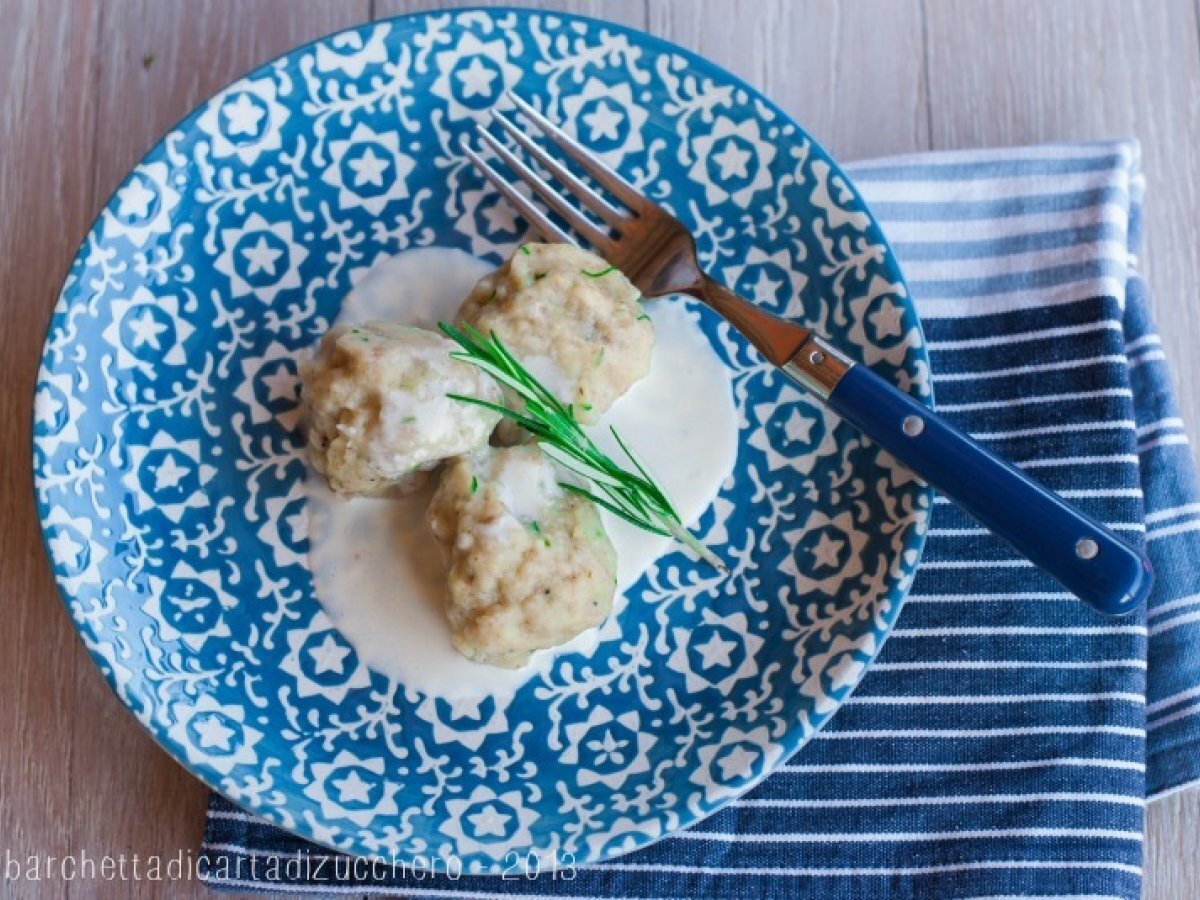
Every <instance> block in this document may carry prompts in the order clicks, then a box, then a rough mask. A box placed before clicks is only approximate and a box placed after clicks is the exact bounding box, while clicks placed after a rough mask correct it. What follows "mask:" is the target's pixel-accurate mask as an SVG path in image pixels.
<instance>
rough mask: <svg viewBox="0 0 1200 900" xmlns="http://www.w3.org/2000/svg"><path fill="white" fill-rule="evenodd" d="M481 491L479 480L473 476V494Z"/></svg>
mask: <svg viewBox="0 0 1200 900" xmlns="http://www.w3.org/2000/svg"><path fill="white" fill-rule="evenodd" d="M478 490H479V479H478V478H476V477H475V476H474V475H472V476H471V493H472V494H474V493H475V492H476V491H478Z"/></svg>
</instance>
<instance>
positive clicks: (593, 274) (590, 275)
mask: <svg viewBox="0 0 1200 900" xmlns="http://www.w3.org/2000/svg"><path fill="white" fill-rule="evenodd" d="M615 271H617V267H616V266H609V267H608V268H607V269H601V270H600V271H599V272H589V271H588V270H587V269H581V270H580V272H579V274H580V275H586V276H587V277H588V278H603V277H604V276H605V275H607V274H608V273H609V272H615Z"/></svg>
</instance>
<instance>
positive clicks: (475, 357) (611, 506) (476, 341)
mask: <svg viewBox="0 0 1200 900" xmlns="http://www.w3.org/2000/svg"><path fill="white" fill-rule="evenodd" d="M438 327H439V328H441V330H442V331H443V332H444V333H445V334H446V336H447V337H449V338H450V339H451V340H453V341H454V342H455V343H457V344H458V345H459V346H460V347H461V348H462V349H461V350H457V351H455V352H453V353H451V354H450V355H451V356H452V357H454V358H455V359H457V360H459V361H461V362H465V363H468V364H469V365H472V366H475V367H476V368H477V369H480V370H482V371H484V372H486V373H488V374H489V375H491V376H492V377H493V378H495V379H496V380H497V381H498V382H500V384H502V385H503V386H504V387H507V388H508V389H509V390H511V391H512V392H513V393H515V394H516V395H517V396H518V397H520V398H521V400H522V401H523V402H524V407H523V408H522V409H521V410H520V411H519V412H518V411H517V410H513V409H509V408H508V407H506V406H503V405H501V404H498V403H491V402H489V401H487V400H481V399H479V398H478V397H466V396H463V395H461V394H449V395H448V396H449V397H450V398H451V399H454V400H458V401H460V402H462V403H472V404H474V405H476V406H482V407H484V408H485V409H490V410H492V411H494V412H498V413H500V414H501V415H502V416H505V417H506V418H509V419H512V420H513V421H514V422H516V423H517V424H518V425H520V426H521V427H522V428H524V429H525V430H526V431H528V432H529V433H530V434H532V435H533V436H534V437H535V438H536V439H537V444H538V447H539V448H540V449H541V451H542V452H543V453H545V454H546V455H547V456H548V457H550V458H551V459H552V460H554V461H555V462H557V463H559V464H560V465H562V466H563V467H565V468H567V469H569V470H570V471H572V472H574V473H575V474H576V475H581V476H583V477H585V478H587V479H589V480H590V481H591V490H589V489H588V488H584V487H580V486H579V485H577V484H570V483H567V482H559V486H560V487H561V488H562V489H563V490H565V491H569V492H571V493H573V494H578V495H580V496H581V497H586V498H587V499H589V500H591V501H592V502H593V503H595V504H596V505H597V506H600V507H602V508H604V509H607V510H608V511H609V512H611V513H612V514H613V515H615V516H618V517H620V518H622V519H624V520H625V521H626V522H629V523H631V524H633V525H636V526H637V527H639V528H641V529H643V530H645V531H649V532H652V533H654V534H661V535H667V536H671V537H674V538H675V539H676V540H678V541H681V542H682V543H684V544H686V545H687V546H689V547H691V548H692V550H694V551H695V552H696V553H697V554H699V556H700V557H701V558H702V559H704V560H705V561H707V562H708V563H710V564H711V565H713V566H715V567H717V568H718V569H720V570H722V571H726V568H725V565H724V564H723V563H722V562H721V560H720V559H718V558H717V556H716V555H714V554H713V552H712V551H711V550H709V549H708V548H707V547H705V546H704V545H703V544H702V543H700V541H698V540H697V539H696V538H695V536H693V535H692V534H691V533H689V532H688V531H687V529H685V528H684V527H683V524H682V522H680V520H679V513H677V512H676V511H675V507H674V506H672V505H671V501H670V500H668V499H667V496H666V494H664V493H663V491H662V488H660V487H659V486H658V485H657V484H656V483H655V482H654V479H653V478H651V477H650V473H649V472H647V471H646V469H645V468H644V467H643V466H642V464H641V463H639V462H638V461H637V458H636V457H635V456H634V455H633V453H632V452H631V451H630V449H629V447H628V445H627V444H626V443H625V441H624V440H622V438H621V436H620V435H619V434H618V433H617V431H616V429H615V428H610V429H609V430H610V431H611V432H612V436H613V438H614V439H615V440H616V442H617V445H618V446H619V447H620V448H621V451H622V452H623V453H624V454H625V457H626V459H627V460H628V462H629V463H630V465H631V466H632V469H625V468H622V467H621V466H620V465H618V464H617V463H615V462H613V460H612V459H610V458H609V457H608V456H607V455H606V454H605V453H604V452H603V451H602V450H601V449H600V448H599V447H597V446H596V445H595V443H593V442H592V439H591V438H590V437H588V436H587V434H586V433H584V431H583V429H582V428H581V427H580V426H579V423H578V422H577V421H575V416H574V413H573V412H572V410H571V407H570V406H567V405H564V404H563V403H562V402H561V401H560V400H559V399H558V398H557V397H555V396H554V395H553V394H552V393H551V392H550V391H549V390H547V389H546V387H545V386H544V385H543V384H542V383H541V382H539V381H538V380H537V379H536V378H534V377H533V375H531V374H530V373H529V371H528V370H527V369H526V368H525V367H524V366H523V365H521V363H520V362H519V361H518V360H517V359H516V357H514V356H513V355H512V354H511V353H510V352H509V351H508V349H507V348H506V347H505V346H504V344H502V343H501V342H500V339H499V338H497V337H496V335H495V334H492V336H491V337H484V336H483V335H482V334H480V333H479V332H478V331H476V330H475V329H474V328H472V327H471V326H470V325H464V326H463V327H462V328H461V329H458V328H455V327H454V326H453V325H450V324H448V323H446V322H439V323H438Z"/></svg>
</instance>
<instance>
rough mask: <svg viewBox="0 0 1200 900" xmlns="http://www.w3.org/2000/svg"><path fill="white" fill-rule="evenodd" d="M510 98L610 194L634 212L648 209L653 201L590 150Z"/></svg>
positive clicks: (520, 100)
mask: <svg viewBox="0 0 1200 900" xmlns="http://www.w3.org/2000/svg"><path fill="white" fill-rule="evenodd" d="M508 96H509V98H510V99H511V100H512V102H513V103H515V104H516V106H517V109H519V110H521V112H522V113H523V114H524V115H525V118H527V119H528V120H529V121H530V122H532V123H533V124H534V125H536V126H537V127H538V128H539V129H541V130H542V131H543V132H544V133H545V134H546V135H547V136H549V138H550V139H551V140H552V141H554V143H556V144H558V146H559V147H560V148H561V149H562V151H563V152H564V153H566V154H567V156H569V157H571V159H573V160H575V162H577V163H579V165H581V166H583V168H584V169H586V170H587V173H588V174H589V175H591V176H592V177H593V178H595V179H596V181H598V182H600V186H601V187H603V188H604V189H605V190H607V191H610V192H611V193H612V195H613V196H614V197H616V198H617V199H618V200H620V201H621V202H622V203H624V204H625V205H626V206H627V207H629V208H630V209H631V210H633V211H634V212H642V211H644V210H645V209H646V208H647V206H648V205H649V201H648V200H646V198H645V197H643V196H642V195H641V193H639V191H638V189H637V188H635V187H634V186H633V185H632V184H630V183H629V182H628V181H626V180H625V179H624V178H622V177H621V176H620V175H618V174H617V173H616V172H614V171H613V170H612V169H610V168H609V167H608V166H606V165H605V164H604V163H602V162H600V160H598V159H596V157H594V156H593V155H592V154H591V152H590V151H588V150H586V149H585V148H584V147H583V146H582V145H581V144H579V143H578V142H577V141H576V140H575V139H574V138H573V137H571V136H570V135H568V134H567V133H566V132H565V131H563V130H562V129H561V128H559V127H558V126H557V125H555V124H554V123H553V122H551V121H550V120H549V119H547V118H546V117H545V116H543V115H542V114H541V113H540V112H538V111H537V110H536V109H534V108H533V107H532V106H530V105H529V104H528V103H526V102H525V101H524V100H522V99H521V98H520V97H518V96H517V95H516V94H514V93H512V92H509V95H508Z"/></svg>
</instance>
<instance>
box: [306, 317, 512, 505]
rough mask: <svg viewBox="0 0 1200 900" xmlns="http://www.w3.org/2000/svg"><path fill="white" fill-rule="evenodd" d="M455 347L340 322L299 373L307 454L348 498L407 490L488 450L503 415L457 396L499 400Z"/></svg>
mask: <svg viewBox="0 0 1200 900" xmlns="http://www.w3.org/2000/svg"><path fill="white" fill-rule="evenodd" d="M454 350H455V345H454V344H453V343H452V342H451V341H450V340H448V339H447V338H445V337H443V336H442V335H440V334H438V333H436V332H433V331H427V330H425V329H423V328H413V327H410V326H407V325H394V324H391V323H388V322H368V323H366V324H364V325H338V326H335V327H334V328H332V329H331V330H330V331H329V333H328V334H326V335H325V337H324V338H323V339H322V340H321V344H320V347H319V348H318V350H317V352H316V354H315V356H314V357H313V359H311V360H309V361H308V362H306V363H304V364H303V365H302V366H301V367H300V377H301V381H302V384H303V399H304V408H305V412H306V415H307V420H308V455H309V459H310V460H311V461H312V464H313V467H314V468H315V469H316V470H317V471H318V472H320V473H321V474H322V475H324V476H325V477H326V479H328V481H329V486H330V487H331V488H333V489H334V490H335V491H336V492H337V493H339V494H343V495H360V496H376V495H379V494H386V493H405V492H407V491H409V490H414V489H416V488H417V487H419V486H420V484H421V483H422V482H423V481H424V480H425V477H426V473H427V472H428V470H430V469H432V468H433V467H435V466H436V465H437V464H438V463H440V462H441V461H442V460H444V459H447V458H449V457H451V456H457V455H458V454H460V453H467V452H469V451H471V450H474V449H475V448H477V447H481V446H484V445H486V444H487V441H488V437H489V436H490V435H491V433H492V430H493V429H494V428H495V426H496V423H497V422H498V421H499V419H500V414H499V413H497V412H494V411H492V410H489V409H485V408H483V407H480V406H476V405H474V404H469V403H463V402H462V401H459V400H455V399H453V398H451V397H450V396H448V395H450V394H460V395H463V396H470V397H477V398H479V399H482V400H487V401H490V402H492V403H499V402H500V399H501V398H500V388H499V387H498V386H497V384H496V383H495V381H493V380H492V378H491V377H490V376H488V375H486V374H484V373H483V372H481V371H480V370H478V369H476V368H474V367H473V366H470V365H468V364H467V363H464V362H460V361H458V360H456V359H452V358H451V356H450V354H451V353H452V352H453V351H454Z"/></svg>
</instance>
